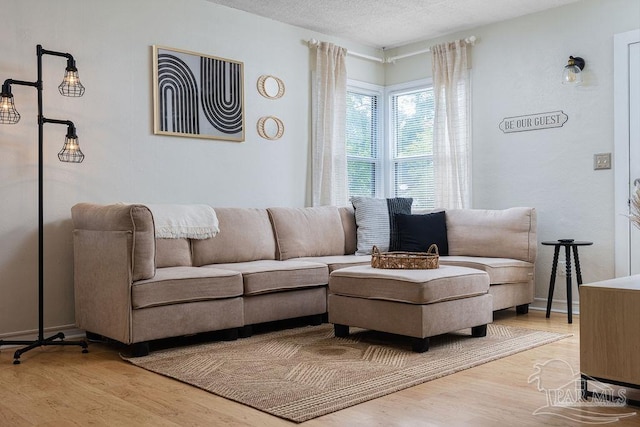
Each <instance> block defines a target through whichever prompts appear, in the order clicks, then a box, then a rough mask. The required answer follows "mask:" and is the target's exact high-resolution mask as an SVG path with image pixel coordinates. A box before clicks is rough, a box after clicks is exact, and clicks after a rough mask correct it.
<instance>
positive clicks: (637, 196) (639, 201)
mask: <svg viewBox="0 0 640 427" xmlns="http://www.w3.org/2000/svg"><path fill="white" fill-rule="evenodd" d="M629 219H630V220H631V223H632V224H633V225H635V226H636V227H637V228H638V229H640V185H636V191H635V193H634V194H632V195H631V215H629Z"/></svg>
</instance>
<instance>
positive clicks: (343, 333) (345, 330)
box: [333, 323, 349, 338]
mask: <svg viewBox="0 0 640 427" xmlns="http://www.w3.org/2000/svg"><path fill="white" fill-rule="evenodd" d="M333 330H334V333H335V336H336V337H339V338H343V337H347V336H349V326H347V325H338V324H337V323H336V324H335V325H333Z"/></svg>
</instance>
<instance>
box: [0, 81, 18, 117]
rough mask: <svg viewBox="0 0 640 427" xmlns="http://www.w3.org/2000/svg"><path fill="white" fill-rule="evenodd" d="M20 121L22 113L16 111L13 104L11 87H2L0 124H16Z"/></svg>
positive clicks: (5, 85) (6, 85)
mask: <svg viewBox="0 0 640 427" xmlns="http://www.w3.org/2000/svg"><path fill="white" fill-rule="evenodd" d="M19 121H20V113H18V110H16V106H15V104H14V103H13V94H12V93H11V86H10V85H8V84H4V85H2V94H0V124H3V125H6V124H16V123H18V122H19Z"/></svg>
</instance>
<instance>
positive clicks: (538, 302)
mask: <svg viewBox="0 0 640 427" xmlns="http://www.w3.org/2000/svg"><path fill="white" fill-rule="evenodd" d="M571 308H572V310H571V312H572V313H573V314H580V303H579V302H578V301H573V302H572V303H571ZM529 309H530V310H538V311H547V299H546V298H536V299H534V300H533V303H531V304H530V305H529ZM551 311H553V312H554V313H565V314H566V313H567V312H568V309H567V301H566V300H565V301H561V300H555V299H554V300H553V301H552V302H551Z"/></svg>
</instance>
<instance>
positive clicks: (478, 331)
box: [471, 325, 487, 338]
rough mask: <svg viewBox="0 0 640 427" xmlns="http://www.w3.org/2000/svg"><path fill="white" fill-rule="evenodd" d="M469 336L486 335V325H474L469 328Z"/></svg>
mask: <svg viewBox="0 0 640 427" xmlns="http://www.w3.org/2000/svg"><path fill="white" fill-rule="evenodd" d="M471 336H472V337H476V338H480V337H486V336H487V325H480V326H474V327H473V328H471Z"/></svg>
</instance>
